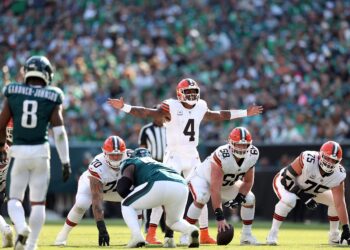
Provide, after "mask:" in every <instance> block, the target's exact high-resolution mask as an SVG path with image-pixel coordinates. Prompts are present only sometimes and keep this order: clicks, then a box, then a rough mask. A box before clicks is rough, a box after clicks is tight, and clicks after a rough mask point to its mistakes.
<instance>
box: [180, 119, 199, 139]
mask: <svg viewBox="0 0 350 250" xmlns="http://www.w3.org/2000/svg"><path fill="white" fill-rule="evenodd" d="M183 133H184V135H186V136H189V137H190V138H189V140H190V141H194V135H195V134H196V133H195V132H194V119H188V121H187V124H186V126H185V129H184V131H183Z"/></svg>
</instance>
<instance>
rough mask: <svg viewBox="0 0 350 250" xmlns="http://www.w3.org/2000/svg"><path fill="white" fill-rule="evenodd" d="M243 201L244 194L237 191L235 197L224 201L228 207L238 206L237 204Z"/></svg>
mask: <svg viewBox="0 0 350 250" xmlns="http://www.w3.org/2000/svg"><path fill="white" fill-rule="evenodd" d="M244 202H245V195H243V194H241V193H238V194H237V196H236V198H234V199H232V200H229V201H226V202H225V203H224V206H225V207H229V208H234V207H238V206H239V205H241V204H242V203H244Z"/></svg>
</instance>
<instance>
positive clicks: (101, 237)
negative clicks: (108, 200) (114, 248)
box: [96, 220, 109, 246]
mask: <svg viewBox="0 0 350 250" xmlns="http://www.w3.org/2000/svg"><path fill="white" fill-rule="evenodd" d="M96 225H97V229H98V245H99V246H109V234H108V232H107V228H106V224H105V222H104V221H103V220H100V221H97V222H96Z"/></svg>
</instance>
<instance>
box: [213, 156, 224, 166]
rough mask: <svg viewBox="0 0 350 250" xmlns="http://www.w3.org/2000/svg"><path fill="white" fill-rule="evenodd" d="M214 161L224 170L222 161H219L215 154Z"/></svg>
mask: <svg viewBox="0 0 350 250" xmlns="http://www.w3.org/2000/svg"><path fill="white" fill-rule="evenodd" d="M213 160H214V161H215V163H216V165H218V166H219V167H221V168H222V165H221V160H220V159H219V157H218V156H217V155H216V154H214V156H213Z"/></svg>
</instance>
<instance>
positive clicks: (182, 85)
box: [176, 78, 200, 105]
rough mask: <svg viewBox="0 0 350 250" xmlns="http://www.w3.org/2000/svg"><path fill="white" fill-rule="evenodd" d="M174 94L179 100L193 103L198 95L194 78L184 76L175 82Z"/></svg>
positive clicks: (198, 91) (197, 98) (198, 90)
mask: <svg viewBox="0 0 350 250" xmlns="http://www.w3.org/2000/svg"><path fill="white" fill-rule="evenodd" d="M176 95H177V99H178V100H179V101H180V102H185V103H187V104H190V105H195V104H196V103H197V102H198V100H199V97H200V89H199V87H198V84H197V82H196V81H195V80H193V79H191V78H186V79H183V80H181V81H180V82H179V83H178V84H177V87H176Z"/></svg>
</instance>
